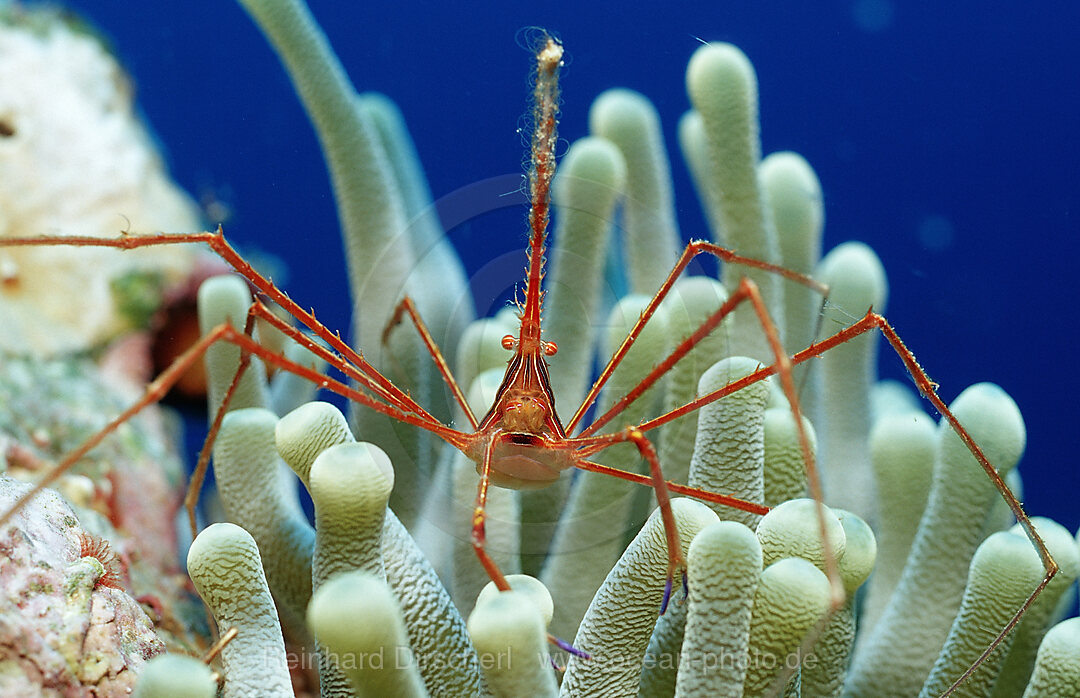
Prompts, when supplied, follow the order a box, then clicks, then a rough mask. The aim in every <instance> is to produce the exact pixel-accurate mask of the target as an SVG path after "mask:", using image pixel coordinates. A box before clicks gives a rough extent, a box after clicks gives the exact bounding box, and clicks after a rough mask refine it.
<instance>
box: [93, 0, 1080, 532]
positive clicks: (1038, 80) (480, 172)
mask: <svg viewBox="0 0 1080 698" xmlns="http://www.w3.org/2000/svg"><path fill="white" fill-rule="evenodd" d="M310 4H311V5H312V8H313V11H314V13H315V15H316V17H317V18H318V19H319V21H320V22H322V23H323V26H324V27H325V28H326V30H327V33H328V35H329V37H330V40H331V42H332V43H333V45H334V46H335V48H336V49H337V51H338V53H339V55H340V56H341V59H342V61H343V63H344V64H345V66H346V68H347V70H348V71H349V74H350V76H351V77H352V80H353V82H354V84H355V85H356V86H357V88H358V89H360V90H378V91H381V92H384V93H386V94H388V95H390V96H391V97H392V98H393V99H394V100H395V101H396V102H397V103H398V105H399V106H400V107H401V109H402V111H403V112H404V114H405V118H406V119H407V121H408V122H409V124H410V127H411V130H412V133H413V137H414V139H415V141H416V144H417V148H418V150H419V153H420V157H421V159H422V160H423V163H424V166H425V168H426V170H427V174H428V177H429V179H430V183H431V188H432V190H433V192H434V194H435V196H436V198H438V197H443V196H446V195H448V194H450V193H453V192H455V191H457V190H458V189H460V188H462V187H464V186H466V185H469V184H472V183H475V182H478V181H481V180H484V179H487V178H491V177H497V176H502V175H510V176H511V177H513V176H518V175H520V174H521V172H522V166H521V162H522V157H523V151H522V145H521V138H520V137H519V135H518V134H517V133H516V128H517V127H518V125H519V123H520V121H521V119H522V116H523V115H524V114H525V112H526V101H527V97H528V86H527V79H526V74H527V71H528V67H529V56H528V54H527V53H526V52H525V51H524V50H522V49H521V48H520V47H519V46H518V45H517V43H516V40H515V37H516V36H517V33H518V30H519V29H521V28H522V27H526V26H533V25H538V26H544V27H546V28H548V29H550V30H552V31H555V32H557V33H558V34H559V36H561V37H562V39H563V41H564V43H565V46H566V49H567V52H568V56H569V61H568V63H569V65H568V68H567V69H566V71H565V74H564V78H563V99H564V106H563V116H562V125H561V134H562V136H563V137H565V138H566V139H573V138H576V137H579V136H581V135H584V134H585V132H586V115H587V111H588V106H589V103H590V102H591V100H592V99H593V97H594V96H596V95H597V94H598V93H599V92H601V91H602V90H603V89H606V88H608V87H613V86H624V87H630V88H633V89H636V90H638V91H640V92H643V93H644V94H646V95H647V96H649V97H650V98H652V99H653V100H654V102H655V103H656V105H657V107H658V109H659V111H660V113H661V116H662V118H663V119H664V122H663V126H664V131H665V137H666V138H667V140H668V144H669V151H670V152H671V154H672V156H671V157H672V165H673V172H674V177H675V181H676V187H677V189H676V201H677V205H678V210H679V216H680V224H681V227H682V233H683V235H684V237H690V236H698V237H700V236H704V234H705V228H704V225H703V221H702V216H701V213H700V208H699V206H698V203H697V200H696V198H695V196H694V194H693V191H692V189H691V186H690V182H689V177H688V174H687V172H686V169H685V167H684V165H683V164H682V161H681V158H680V157H679V156H678V154H677V153H678V150H677V146H676V144H675V140H674V138H675V124H676V121H677V119H678V117H679V116H680V115H681V114H682V113H683V111H684V110H686V109H687V108H688V106H689V104H688V100H687V97H686V94H685V89H684V79H683V75H684V69H685V65H686V61H687V59H688V58H689V56H690V55H691V53H692V52H693V51H694V49H695V48H696V47H697V46H698V43H699V40H700V39H703V40H724V41H731V42H734V43H736V44H738V45H739V46H740V47H741V48H742V49H743V50H744V51H745V52H746V53H747V54H748V55H749V57H750V59H751V60H752V61H753V62H754V65H755V67H756V69H757V73H758V80H759V88H760V95H761V122H762V141H763V150H764V152H765V153H768V152H772V151H776V150H788V149H790V150H796V151H798V152H800V153H802V154H803V155H804V156H805V157H806V158H807V159H808V160H809V161H810V163H811V164H812V165H813V166H814V168H815V169H816V171H817V173H818V176H819V177H820V179H821V182H822V185H823V189H824V192H825V208H826V228H825V246H826V248H830V247H832V246H834V245H836V244H838V243H840V242H843V241H846V240H852V239H855V240H862V241H865V242H867V243H869V244H870V245H872V246H873V247H874V248H875V249H876V251H877V252H878V254H879V255H880V256H881V258H882V260H883V262H884V265H885V268H886V270H887V272H888V274H889V282H890V297H889V303H888V308H887V315H888V316H889V318H890V319H891V320H892V321H893V323H894V325H895V326H896V327H897V329H898V330H899V332H900V333H901V335H902V336H903V337H904V338H905V340H906V341H907V342H908V344H909V346H910V347H911V348H912V349H913V350H914V351H915V353H916V355H917V356H918V358H919V359H920V361H921V362H922V363H923V365H924V367H925V368H926V369H927V370H928V372H929V373H930V375H931V376H932V377H933V378H934V379H935V380H936V381H937V382H939V383H940V384H941V394H942V396H943V397H944V398H945V399H946V400H951V399H952V398H953V397H955V396H956V395H957V394H958V393H959V392H960V391H961V390H962V389H963V388H964V387H965V386H967V385H969V384H970V383H973V382H977V381H983V380H991V381H995V382H997V383H999V384H1000V385H1002V386H1003V387H1004V388H1005V389H1006V390H1007V391H1008V392H1009V393H1010V394H1011V395H1012V396H1013V397H1014V398H1015V399H1016V401H1017V402H1018V403H1019V405H1020V408H1021V410H1022V411H1023V414H1024V416H1025V419H1026V421H1027V429H1028V448H1027V452H1026V455H1025V456H1024V459H1023V461H1022V465H1021V471H1022V473H1023V475H1024V480H1025V489H1026V494H1025V502H1026V505H1027V507H1028V511H1029V512H1030V513H1032V514H1044V515H1049V516H1052V517H1054V518H1055V519H1057V520H1058V521H1060V522H1061V523H1063V524H1065V525H1066V526H1068V527H1069V528H1070V529H1071V530H1075V529H1076V527H1077V525H1078V523H1080V507H1077V505H1076V501H1077V496H1078V494H1080V464H1078V461H1077V456H1076V453H1077V447H1076V436H1075V435H1076V434H1077V432H1078V431H1080V429H1078V426H1077V417H1078V414H1080V410H1078V409H1077V390H1078V388H1080V381H1078V380H1077V378H1076V374H1077V368H1076V364H1075V363H1074V361H1075V356H1076V354H1075V352H1076V349H1077V345H1078V343H1077V340H1076V336H1077V330H1076V327H1075V326H1076V324H1077V312H1076V309H1075V306H1073V305H1072V303H1073V302H1075V300H1074V299H1075V298H1076V296H1077V293H1078V291H1080V284H1078V281H1077V278H1078V277H1080V272H1078V268H1077V263H1078V262H1077V258H1078V255H1077V251H1078V250H1080V244H1078V243H1077V229H1078V226H1080V220H1078V215H1077V214H1078V210H1080V209H1078V205H1080V194H1078V190H1080V141H1078V137H1077V131H1078V129H1080V97H1078V94H1077V90H1078V87H1080V48H1078V46H1077V41H1076V37H1077V36H1078V35H1080V5H1077V4H1076V3H1064V2H1052V3H1039V4H1038V5H1034V4H1029V3H994V4H987V3H976V2H971V1H962V2H952V3H931V2H899V1H896V0H847V1H845V2H820V3H793V2H757V3H749V2H738V3H716V2H711V3H702V2H694V3H682V4H679V3H659V2H656V3H626V2H610V1H605V2H589V3H584V2H583V3H577V5H578V6H577V7H574V8H573V9H571V7H569V5H570V3H532V4H530V3H476V2H473V3H454V4H451V3H424V2H414V1H410V0H405V1H402V2H395V3H351V2H348V3H347V2H330V1H328V0H312V2H311V3H310ZM72 5H73V6H74V7H75V8H76V9H78V10H79V11H81V12H83V13H85V14H86V15H88V16H89V18H90V19H91V20H92V21H94V22H96V23H97V24H98V25H99V26H100V27H101V28H102V30H103V32H104V33H105V34H106V35H107V36H108V37H109V38H110V39H111V40H112V41H113V42H114V44H115V49H116V51H117V52H118V53H119V55H120V56H121V57H122V59H123V61H124V62H125V63H126V65H127V66H128V67H129V69H130V70H131V71H132V73H133V75H134V82H135V85H136V87H137V92H138V99H139V102H140V104H141V108H142V109H143V111H144V112H145V114H146V116H147V117H148V119H149V121H150V123H151V124H152V126H153V128H154V130H155V132H156V134H157V136H158V137H159V139H160V141H161V142H162V143H163V145H164V148H165V150H166V152H167V156H168V160H169V164H170V166H171V168H172V172H173V174H174V176H175V177H176V179H177V180H178V181H179V182H180V183H181V184H182V185H183V186H185V187H186V188H187V189H188V190H189V191H191V192H193V193H195V194H196V195H198V196H202V197H207V198H214V199H217V200H219V201H221V202H223V203H224V204H226V205H227V206H228V208H229V210H230V211H231V216H230V218H229V219H228V221H226V230H227V233H228V235H229V236H230V237H231V238H233V239H235V240H237V241H239V242H240V243H242V244H244V245H248V246H258V247H260V248H262V249H264V250H266V251H268V252H271V253H273V254H276V255H278V256H279V257H280V258H282V259H284V260H287V264H288V269H289V281H288V284H287V286H288V290H289V291H290V293H291V294H292V295H293V297H294V298H296V299H297V300H298V301H299V302H300V303H301V304H302V305H312V306H315V307H316V308H317V309H318V312H319V316H320V318H322V319H323V320H324V321H326V322H327V323H328V324H330V325H331V326H333V327H341V328H343V329H345V328H347V327H348V317H347V313H348V303H347V301H346V298H347V291H346V285H345V272H344V268H343V265H342V263H341V262H340V260H339V256H340V246H339V243H338V241H337V238H336V230H337V223H336V219H335V212H334V206H333V202H332V199H331V194H330V190H329V184H328V180H327V176H326V174H325V169H324V166H323V163H322V159H321V155H320V153H319V150H318V147H317V144H316V141H315V139H314V136H313V133H312V131H311V128H310V126H309V125H308V122H307V120H306V118H305V116H304V114H303V112H302V111H301V109H300V106H299V104H298V102H297V100H296V98H295V97H294V95H293V93H292V91H291V88H290V86H289V84H288V82H287V80H286V78H285V76H284V74H283V72H282V70H281V68H280V66H279V64H278V61H277V59H276V57H275V56H274V55H273V53H272V52H271V50H270V49H269V47H268V46H267V44H266V42H265V41H264V40H263V38H262V37H261V35H260V34H259V33H258V32H257V31H256V29H255V28H254V26H253V25H252V23H251V21H250V20H249V19H248V18H247V16H246V15H245V14H244V12H243V11H242V10H241V9H240V8H239V7H238V6H237V5H235V4H233V3H230V2H220V1H213V2H211V1H209V0H188V1H186V2H182V3H160V2H144V3H119V2H114V1H112V0H82V1H79V2H73V3H72ZM510 193H512V192H510ZM516 200H517V199H515V198H514V197H512V196H508V197H506V200H505V202H506V204H508V205H510V207H509V208H504V209H502V210H500V211H496V212H494V213H490V214H488V215H484V216H480V217H478V218H476V219H474V220H472V221H470V222H469V223H468V224H466V225H464V226H462V227H460V228H458V229H456V230H455V231H454V240H455V242H456V243H457V244H458V245H459V246H460V247H461V248H462V249H463V254H464V256H465V258H466V264H467V266H468V268H469V270H470V271H475V270H476V269H477V268H478V267H479V266H480V265H481V264H482V263H483V262H484V261H486V260H488V259H491V258H493V257H495V256H497V255H505V254H507V253H508V252H511V251H513V250H516V249H520V248H522V247H523V244H524V239H525V238H524V209H522V208H520V207H517V206H515V205H513V203H514V201H516ZM513 259H514V260H519V259H520V258H519V257H514V258H513ZM515 264H518V262H517V261H515ZM490 310H491V308H490V307H482V308H481V311H483V312H489V311H490ZM882 372H883V374H885V375H888V376H893V377H898V378H902V377H903V376H904V374H903V371H902V368H901V367H900V365H899V363H898V362H897V361H895V360H894V357H892V356H891V355H890V354H888V353H887V352H885V351H884V350H883V360H882Z"/></svg>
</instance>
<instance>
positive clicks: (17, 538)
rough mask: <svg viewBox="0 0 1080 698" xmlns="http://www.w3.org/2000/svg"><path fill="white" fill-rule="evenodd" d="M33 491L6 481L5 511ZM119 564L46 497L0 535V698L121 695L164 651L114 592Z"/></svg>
mask: <svg viewBox="0 0 1080 698" xmlns="http://www.w3.org/2000/svg"><path fill="white" fill-rule="evenodd" d="M29 487H30V485H29V484H26V483H20V482H17V481H15V480H12V479H11V478H8V477H2V478H0V507H3V508H5V509H6V508H7V507H8V506H10V505H11V503H12V502H14V501H15V499H16V498H17V497H18V496H19V495H20V494H22V493H23V492H25V491H26V490H27V489H29ZM116 565H117V562H116V560H115V559H113V556H112V553H111V552H110V551H109V549H108V547H107V546H106V545H105V544H103V543H101V542H100V540H98V539H95V538H93V537H92V536H90V534H88V533H86V531H85V530H84V529H83V528H82V526H81V525H80V524H79V520H78V518H77V517H76V516H75V513H74V511H72V509H71V507H70V506H68V504H67V503H66V502H64V500H63V499H61V498H60V496H59V495H58V494H56V493H55V492H52V491H46V492H44V493H42V494H41V495H40V496H38V497H36V498H35V499H34V500H33V501H32V502H31V503H30V504H29V505H28V506H27V507H25V508H24V509H22V510H21V511H20V512H18V513H17V514H16V516H15V520H14V521H13V525H9V526H5V527H4V528H3V530H0V596H2V597H3V599H4V600H5V604H8V608H7V609H6V610H5V612H4V613H2V614H0V693H2V694H3V695H9V696H13V695H18V696H32V695H64V696H120V695H127V694H128V692H130V690H131V689H132V687H133V686H134V682H135V677H136V676H137V674H138V670H139V669H140V668H141V667H142V665H143V663H145V662H146V660H148V659H150V658H151V657H153V656H155V655H157V654H159V653H161V652H163V651H164V650H165V643H164V642H162V641H161V639H160V638H159V637H158V636H157V634H156V633H155V632H154V624H153V622H152V621H151V620H150V618H149V617H148V616H147V614H146V613H145V612H144V611H143V609H142V607H141V606H140V605H139V603H138V602H137V601H136V600H135V599H133V598H132V597H131V596H129V595H128V594H127V593H126V592H124V591H123V590H122V589H120V588H117V586H115V585H116V584H118V582H117V581H116V580H115V575H116V574H117V572H116Z"/></svg>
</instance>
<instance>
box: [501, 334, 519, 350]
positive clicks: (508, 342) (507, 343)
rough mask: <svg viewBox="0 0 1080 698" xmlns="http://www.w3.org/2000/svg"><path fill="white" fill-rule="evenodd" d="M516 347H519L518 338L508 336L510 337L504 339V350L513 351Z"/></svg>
mask: <svg viewBox="0 0 1080 698" xmlns="http://www.w3.org/2000/svg"><path fill="white" fill-rule="evenodd" d="M516 346H517V338H516V337H514V335H512V334H508V335H506V336H505V337H503V338H502V348H503V349H506V350H507V351H513V349H514V347H516Z"/></svg>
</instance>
